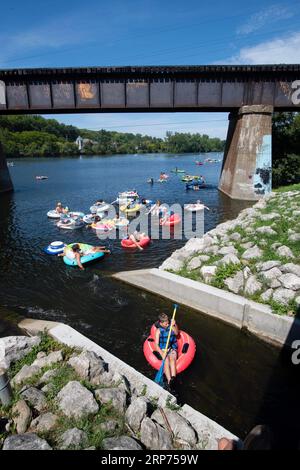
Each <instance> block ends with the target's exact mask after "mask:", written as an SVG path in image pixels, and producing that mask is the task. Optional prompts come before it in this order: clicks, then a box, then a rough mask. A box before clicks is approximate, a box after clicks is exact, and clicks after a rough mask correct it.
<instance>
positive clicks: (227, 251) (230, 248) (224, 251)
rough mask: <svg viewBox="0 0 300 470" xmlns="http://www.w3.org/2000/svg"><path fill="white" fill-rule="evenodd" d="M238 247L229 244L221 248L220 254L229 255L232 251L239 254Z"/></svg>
mask: <svg viewBox="0 0 300 470" xmlns="http://www.w3.org/2000/svg"><path fill="white" fill-rule="evenodd" d="M237 252H238V251H237V249H236V248H234V246H232V245H229V246H223V247H222V248H220V250H219V255H229V254H230V253H232V254H234V255H236V254H237Z"/></svg>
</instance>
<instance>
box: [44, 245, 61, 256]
mask: <svg viewBox="0 0 300 470" xmlns="http://www.w3.org/2000/svg"><path fill="white" fill-rule="evenodd" d="M65 246H66V245H65V244H64V243H63V242H52V243H50V245H48V246H46V248H44V252H45V253H47V254H48V255H59V254H60V253H63V251H64V249H65Z"/></svg>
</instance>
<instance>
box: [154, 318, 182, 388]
mask: <svg viewBox="0 0 300 470" xmlns="http://www.w3.org/2000/svg"><path fill="white" fill-rule="evenodd" d="M155 326H156V328H157V330H156V333H155V344H156V350H157V351H158V352H159V354H160V355H161V357H162V358H164V357H165V354H167V356H166V361H165V366H164V374H165V376H166V379H167V387H166V388H167V390H169V391H171V390H172V389H173V388H174V385H175V380H176V375H177V371H176V360H177V353H178V343H177V336H178V333H179V329H178V326H177V325H176V323H175V320H173V321H172V325H171V324H170V320H169V317H168V315H167V314H166V313H161V314H160V315H159V317H158V322H156V324H155ZM170 328H171V336H170V342H169V347H168V351H165V347H166V344H167V339H168V335H169V331H170Z"/></svg>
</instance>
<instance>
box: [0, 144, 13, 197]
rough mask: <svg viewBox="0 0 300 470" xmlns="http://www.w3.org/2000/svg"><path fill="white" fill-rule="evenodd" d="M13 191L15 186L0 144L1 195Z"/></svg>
mask: <svg viewBox="0 0 300 470" xmlns="http://www.w3.org/2000/svg"><path fill="white" fill-rule="evenodd" d="M9 191H13V184H12V181H11V178H10V174H9V171H8V168H7V163H6V159H5V155H4V152H3V147H2V145H1V142H0V194H1V193H6V192H9Z"/></svg>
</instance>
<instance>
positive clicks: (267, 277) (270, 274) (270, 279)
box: [260, 268, 282, 288]
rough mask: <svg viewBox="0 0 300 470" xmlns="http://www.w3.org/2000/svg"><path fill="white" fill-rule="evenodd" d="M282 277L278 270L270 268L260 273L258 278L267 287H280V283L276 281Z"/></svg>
mask: <svg viewBox="0 0 300 470" xmlns="http://www.w3.org/2000/svg"><path fill="white" fill-rule="evenodd" d="M281 275H282V272H281V271H280V269H278V268H272V269H269V270H268V271H262V272H261V274H260V276H261V278H262V279H263V280H264V281H265V283H266V284H267V285H268V286H269V287H273V288H276V287H280V286H281V283H280V282H279V281H278V278H280V276H281Z"/></svg>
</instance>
